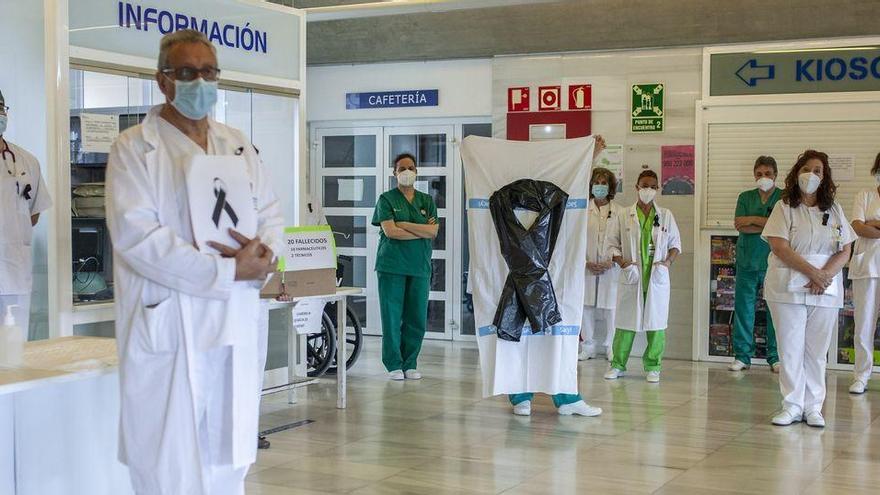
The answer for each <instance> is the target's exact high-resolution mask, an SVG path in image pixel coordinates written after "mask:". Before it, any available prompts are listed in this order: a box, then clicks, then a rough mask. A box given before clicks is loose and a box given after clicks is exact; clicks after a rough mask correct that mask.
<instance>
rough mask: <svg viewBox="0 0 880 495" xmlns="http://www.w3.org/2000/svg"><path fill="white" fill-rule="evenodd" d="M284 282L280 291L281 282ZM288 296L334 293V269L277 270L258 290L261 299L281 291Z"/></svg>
mask: <svg viewBox="0 0 880 495" xmlns="http://www.w3.org/2000/svg"><path fill="white" fill-rule="evenodd" d="M282 283H283V284H284V290H283V291H282V287H281V284H282ZM285 292H286V293H287V295H289V296H290V297H308V296H327V295H331V294H336V269H335V268H320V269H315V270H298V271H286V272H279V273H276V274H274V275H272V278H270V279H269V282H268V283H267V284H266V286H265V287H263V290H261V291H260V297H261V298H263V299H275V298H277V297H278V296H280V295H281V294H282V293H285Z"/></svg>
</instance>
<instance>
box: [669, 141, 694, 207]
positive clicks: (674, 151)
mask: <svg viewBox="0 0 880 495" xmlns="http://www.w3.org/2000/svg"><path fill="white" fill-rule="evenodd" d="M660 164H661V166H660V169H661V174H662V177H663V192H662V194H663V195H664V196H692V195H693V194H694V179H695V172H694V146H693V145H690V144H688V145H683V146H661V147H660Z"/></svg>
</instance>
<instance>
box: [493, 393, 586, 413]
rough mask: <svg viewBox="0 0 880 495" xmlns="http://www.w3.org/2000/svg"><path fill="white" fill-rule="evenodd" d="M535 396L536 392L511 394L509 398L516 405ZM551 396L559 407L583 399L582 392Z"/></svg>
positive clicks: (554, 403)
mask: <svg viewBox="0 0 880 495" xmlns="http://www.w3.org/2000/svg"><path fill="white" fill-rule="evenodd" d="M534 396H535V394H533V393H525V394H510V395H508V396H507V398H508V399H509V400H510V403H511V404H512V405H514V406H515V405H517V404H519V403H521V402H525V401H527V400H532V398H533V397H534ZM551 397H552V398H553V405H554V406H556V408H557V409H558V408H560V407H562V406H564V405H566V404H574V403H575V402H579V401H582V400H583V399H582V398H581V394H556V395H552V396H551Z"/></svg>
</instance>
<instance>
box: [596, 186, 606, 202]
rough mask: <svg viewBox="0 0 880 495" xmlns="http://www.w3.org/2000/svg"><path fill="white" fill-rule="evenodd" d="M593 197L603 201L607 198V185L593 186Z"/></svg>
mask: <svg viewBox="0 0 880 495" xmlns="http://www.w3.org/2000/svg"><path fill="white" fill-rule="evenodd" d="M593 197H594V198H596V199H605V198H607V197H608V184H593Z"/></svg>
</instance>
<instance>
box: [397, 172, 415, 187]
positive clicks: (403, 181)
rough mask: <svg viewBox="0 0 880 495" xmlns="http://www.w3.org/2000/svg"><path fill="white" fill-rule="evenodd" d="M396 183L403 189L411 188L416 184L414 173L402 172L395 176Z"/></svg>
mask: <svg viewBox="0 0 880 495" xmlns="http://www.w3.org/2000/svg"><path fill="white" fill-rule="evenodd" d="M397 182H398V183H399V184H400V185H401V186H403V187H412V186H413V184H415V183H416V173H415V172H413V171H412V170H404V171H403V172H401V173H399V174H397Z"/></svg>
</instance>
